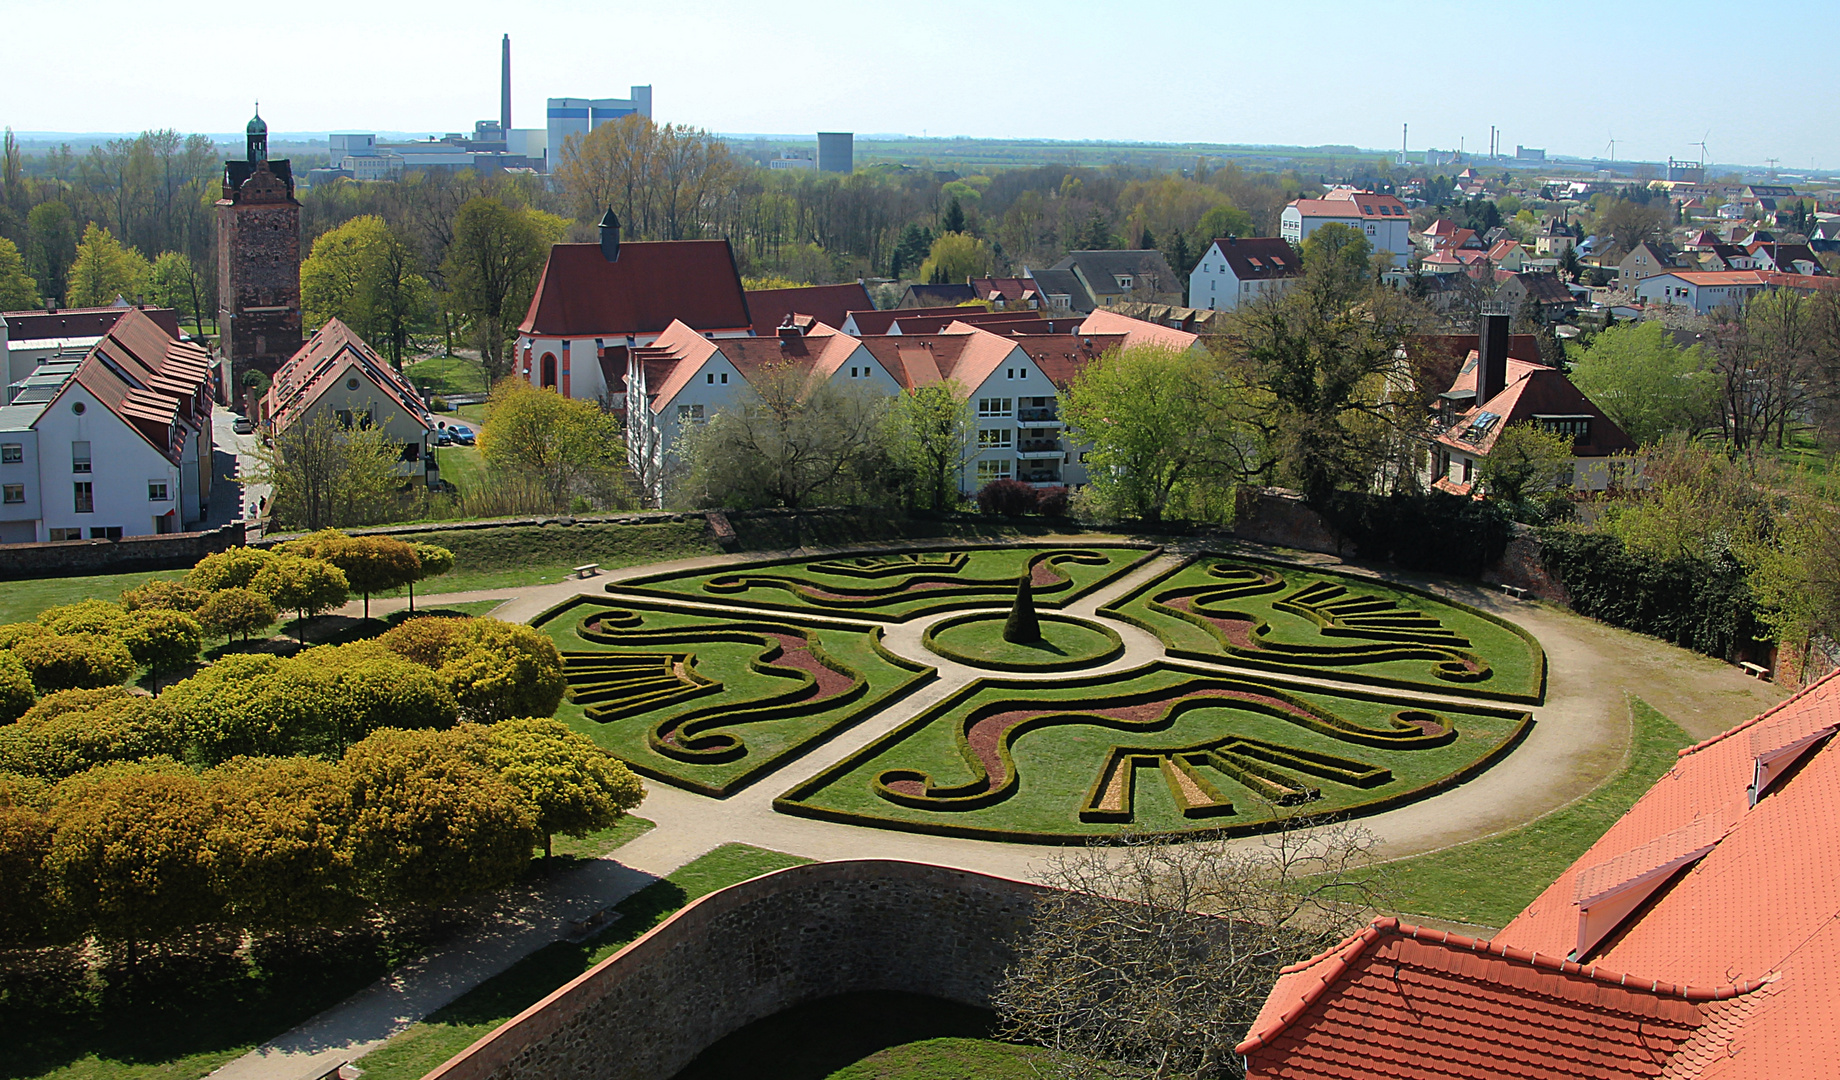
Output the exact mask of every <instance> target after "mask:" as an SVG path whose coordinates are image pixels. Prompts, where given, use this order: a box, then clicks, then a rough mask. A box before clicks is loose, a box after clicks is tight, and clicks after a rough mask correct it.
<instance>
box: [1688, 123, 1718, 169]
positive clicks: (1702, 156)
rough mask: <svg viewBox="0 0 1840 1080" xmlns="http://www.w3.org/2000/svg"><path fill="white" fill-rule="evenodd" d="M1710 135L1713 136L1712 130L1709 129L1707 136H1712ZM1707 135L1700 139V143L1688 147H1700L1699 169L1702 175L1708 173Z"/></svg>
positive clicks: (1690, 144)
mask: <svg viewBox="0 0 1840 1080" xmlns="http://www.w3.org/2000/svg"><path fill="white" fill-rule="evenodd" d="M1710 134H1712V129H1711V128H1707V129H1706V135H1710ZM1706 135H1701V136H1700V137H1699V141H1698V142H1696V143H1688V144H1687V145H1688V146H1697V147H1699V169H1700V172H1702V173H1703V172H1705V171H1706Z"/></svg>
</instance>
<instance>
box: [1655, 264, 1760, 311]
mask: <svg viewBox="0 0 1840 1080" xmlns="http://www.w3.org/2000/svg"><path fill="white" fill-rule="evenodd" d="M1768 287H1769V286H1768V283H1767V282H1766V280H1765V277H1764V275H1763V274H1762V273H1761V272H1760V271H1756V270H1676V271H1674V272H1672V273H1666V274H1656V275H1654V276H1653V277H1647V278H1643V279H1642V280H1641V281H1639V282H1637V283H1636V286H1635V290H1636V295H1637V296H1639V297H1641V298H1642V299H1643V300H1646V301H1648V302H1649V303H1651V304H1667V305H1671V306H1677V307H1690V308H1692V309H1693V310H1694V311H1696V312H1698V313H1699V314H1701V315H1704V314H1706V313H1707V312H1710V311H1712V310H1713V309H1714V308H1719V307H1741V306H1743V304H1744V302H1745V301H1746V300H1749V299H1750V298H1751V297H1753V296H1755V295H1757V294H1758V293H1760V292H1762V291H1763V290H1764V289H1766V288H1768Z"/></svg>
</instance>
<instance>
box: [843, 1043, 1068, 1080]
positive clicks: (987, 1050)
mask: <svg viewBox="0 0 1840 1080" xmlns="http://www.w3.org/2000/svg"><path fill="white" fill-rule="evenodd" d="M1050 1075H1053V1074H1052V1072H1051V1071H1050V1059H1049V1054H1048V1052H1047V1051H1046V1050H1043V1049H1042V1048H1040V1047H1036V1046H1015V1045H1012V1044H1010V1043H1002V1042H997V1041H995V1040H993V1039H927V1040H924V1041H922V1042H912V1043H906V1044H904V1045H901V1046H891V1047H889V1048H888V1049H886V1050H883V1051H880V1052H878V1053H875V1054H871V1055H869V1056H868V1057H866V1058H863V1059H862V1060H861V1061H858V1062H856V1063H855V1064H854V1065H848V1066H845V1067H844V1068H841V1069H838V1070H837V1071H836V1072H834V1073H832V1074H830V1076H829V1077H827V1078H826V1080H970V1078H973V1077H975V1078H976V1080H1040V1078H1041V1077H1043V1076H1050Z"/></svg>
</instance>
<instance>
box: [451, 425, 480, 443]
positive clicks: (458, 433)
mask: <svg viewBox="0 0 1840 1080" xmlns="http://www.w3.org/2000/svg"><path fill="white" fill-rule="evenodd" d="M447 432H448V434H449V435H452V436H453V438H454V441H455V442H457V443H459V444H460V445H461V446H471V445H473V444H474V443H475V442H477V441H478V440H479V437H478V436H477V435H475V434H474V433H473V429H472V428H470V427H467V426H466V425H465V424H449V425H447Z"/></svg>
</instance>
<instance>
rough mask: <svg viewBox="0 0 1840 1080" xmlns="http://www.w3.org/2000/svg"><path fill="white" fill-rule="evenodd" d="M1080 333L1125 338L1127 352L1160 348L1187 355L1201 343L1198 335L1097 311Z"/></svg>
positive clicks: (1082, 325)
mask: <svg viewBox="0 0 1840 1080" xmlns="http://www.w3.org/2000/svg"><path fill="white" fill-rule="evenodd" d="M1080 333H1082V334H1119V335H1122V336H1123V337H1124V346H1125V347H1126V348H1129V347H1130V346H1133V345H1161V346H1163V347H1164V348H1167V349H1175V350H1178V351H1180V352H1187V351H1188V350H1189V349H1192V348H1194V347H1195V346H1196V345H1197V344H1199V343H1200V341H1201V335H1199V334H1191V333H1189V332H1188V331H1186V330H1177V329H1175V328H1174V327H1169V326H1160V325H1158V324H1156V323H1153V322H1145V321H1144V320H1143V319H1133V318H1131V317H1130V316H1129V315H1120V314H1118V313H1117V312H1115V311H1107V310H1105V309H1104V308H1098V309H1096V310H1094V311H1093V313H1092V314H1090V315H1088V316H1086V321H1085V322H1082V323H1081V324H1080Z"/></svg>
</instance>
